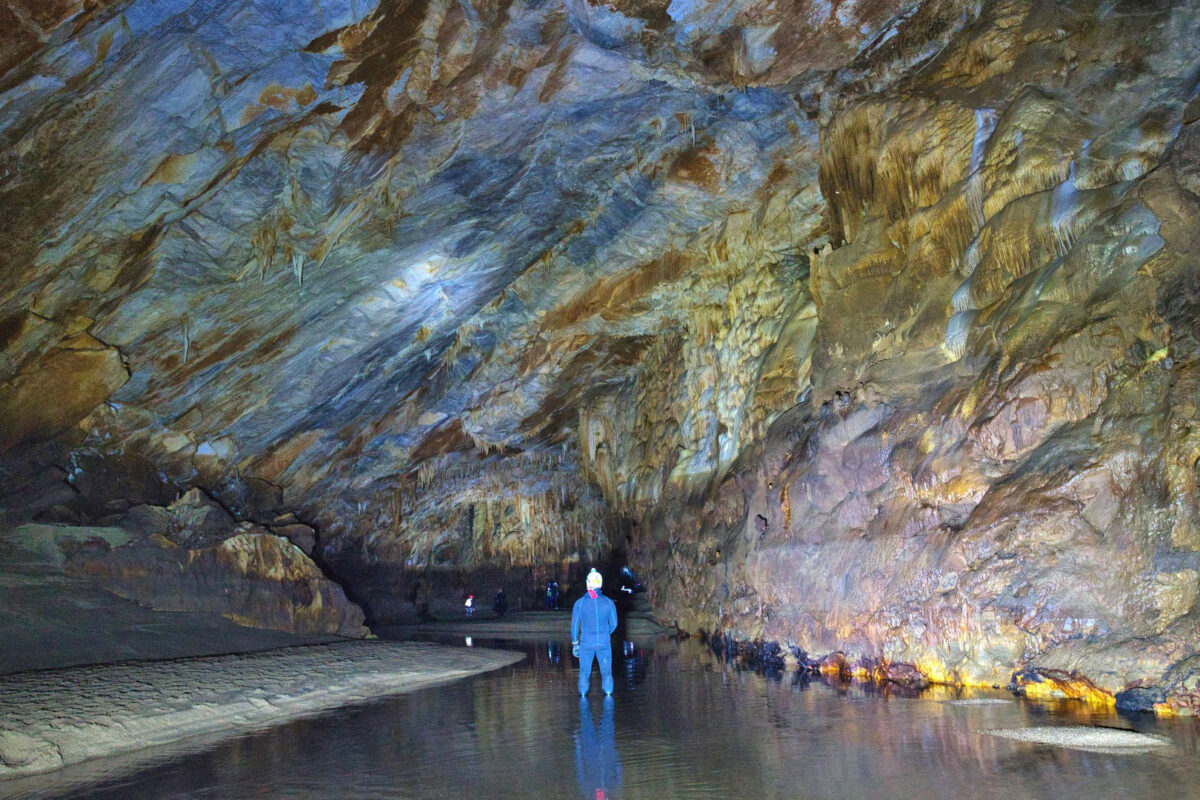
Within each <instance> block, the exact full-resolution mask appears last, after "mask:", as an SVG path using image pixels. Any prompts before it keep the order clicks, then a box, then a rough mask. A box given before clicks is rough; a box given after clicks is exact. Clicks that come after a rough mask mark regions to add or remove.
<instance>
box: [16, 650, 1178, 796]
mask: <svg viewBox="0 0 1200 800" xmlns="http://www.w3.org/2000/svg"><path fill="white" fill-rule="evenodd" d="M448 641H449V640H448ZM453 643H456V644H462V643H463V639H462V638H461V637H459V638H458V639H456V640H453ZM473 644H474V645H475V646H477V647H478V646H490V645H495V644H496V642H493V641H485V640H483V639H481V638H480V637H479V636H476V637H475V639H474V642H473ZM504 644H505V645H507V646H512V647H520V648H521V649H523V650H524V651H525V652H526V654H527V656H528V659H527V661H526V662H525V663H523V664H519V665H516V666H514V667H510V668H505V669H503V670H499V671H497V672H494V673H489V674H486V675H481V676H478V677H476V678H473V679H470V680H465V681H460V682H458V683H453V684H449V685H446V686H441V687H436V688H431V689H427V690H423V691H418V692H414V693H411V694H407V695H400V696H397V697H394V698H391V699H387V700H383V701H380V702H376V703H372V704H368V705H363V706H358V707H352V708H347V709H343V710H341V711H338V712H333V713H328V714H324V715H321V716H317V717H311V718H308V719H303V720H299V721H296V722H293V723H290V724H288V725H283V726H280V727H277V728H272V729H269V730H266V731H262V732H258V733H255V734H251V735H245V736H242V737H240V738H237V739H234V740H231V741H227V742H224V743H221V744H217V745H215V746H209V747H207V748H205V749H203V750H202V751H199V752H175V753H173V754H172V753H163V752H161V751H160V753H159V756H160V758H161V759H162V760H161V761H160V763H157V764H155V765H153V766H149V767H146V768H143V769H142V770H141V771H139V772H136V773H132V774H128V775H125V776H123V777H121V776H113V775H112V774H109V775H108V776H106V775H105V774H103V773H101V772H100V770H101V769H102V768H111V767H112V765H111V764H110V765H96V764H92V765H85V767H83V768H81V769H80V770H75V771H73V772H70V773H68V776H69V777H72V778H73V779H74V780H75V781H76V784H75V786H74V787H73V788H69V789H64V788H63V786H62V784H61V780H62V778H63V775H62V774H60V775H58V776H57V777H53V778H46V779H42V780H43V781H44V782H43V783H41V784H36V783H31V782H29V781H25V782H23V783H22V784H20V786H21V787H22V788H21V793H20V794H18V795H15V796H20V797H29V798H33V797H39V798H44V797H71V798H111V799H112V800H117V799H118V798H120V800H136V799H137V798H155V800H168V799H169V798H214V799H215V798H221V799H222V800H227V799H229V798H305V800H310V799H311V800H322V799H323V798H329V799H330V800H333V799H334V798H337V799H338V800H341V799H342V798H389V799H390V798H404V799H405V800H420V799H421V798H471V799H473V798H479V799H480V800H483V799H484V798H487V800H498V799H500V798H520V799H521V800H527V799H528V798H574V797H587V798H589V799H590V800H596V798H597V797H605V798H610V800H630V799H632V798H653V800H664V799H665V798H755V799H757V798H785V797H786V798H809V799H819V798H839V799H840V798H857V797H869V798H871V800H884V799H885V798H905V799H906V800H907V799H908V798H928V799H929V800H934V799H935V798H938V799H940V798H1054V799H1055V800H1060V799H1062V798H1087V800H1100V798H1156V799H1158V798H1187V797H1196V798H1200V758H1198V757H1197V755H1198V754H1197V735H1196V727H1195V725H1194V724H1193V723H1192V722H1191V721H1186V720H1177V721H1158V720H1155V719H1154V718H1153V717H1149V716H1137V717H1128V718H1124V717H1118V716H1115V715H1110V714H1107V713H1104V712H1088V711H1086V710H1084V709H1081V708H1080V707H1078V706H1074V705H1073V704H1062V705H1060V706H1058V707H1049V706H1037V705H1032V704H1028V703H1025V702H1023V701H1016V700H1012V699H1011V698H1010V697H1009V696H1008V695H1006V694H1004V693H1002V692H992V693H985V694H978V693H975V694H966V695H959V694H957V693H954V692H949V691H942V692H930V693H926V694H925V695H924V696H922V697H919V698H905V697H899V696H896V695H893V694H888V693H886V692H880V691H877V690H874V689H871V688H866V687H861V686H850V687H845V686H836V685H830V684H826V683H823V682H820V681H816V682H808V681H806V680H804V679H803V678H802V677H800V676H797V675H795V674H792V673H782V674H780V673H776V674H773V675H764V674H762V673H756V672H752V671H747V670H740V669H737V668H736V667H734V666H731V665H729V664H727V663H726V662H724V661H722V660H720V659H718V658H716V657H714V656H713V655H712V654H711V653H709V652H707V651H706V650H704V649H702V648H701V647H700V645H699V644H697V643H695V642H682V643H677V642H674V641H671V640H667V639H661V640H657V641H655V642H653V643H649V642H639V643H638V644H637V645H633V646H630V647H628V648H619V649H618V648H616V647H614V655H616V654H620V655H616V660H617V663H616V664H615V665H614V668H615V672H616V675H615V677H616V679H617V688H616V693H615V695H614V697H613V698H612V699H611V700H609V701H607V702H605V701H602V700H601V698H599V697H590V698H587V699H585V701H584V702H583V703H582V704H581V703H580V701H579V697H578V695H577V693H576V690H575V679H576V674H577V666H576V664H577V662H576V661H575V659H573V658H571V657H570V650H569V648H564V647H563V644H564V643H560V642H545V641H537V642H526V643H517V642H511V641H509V642H505V643H504ZM964 698H965V699H992V700H999V701H1001V702H990V703H977V702H973V703H969V704H952V702H951V701H953V700H956V699H964ZM1078 724H1101V725H1107V726H1115V727H1123V728H1130V727H1132V728H1137V729H1139V730H1143V731H1146V732H1149V733H1153V734H1156V735H1160V736H1166V737H1167V738H1169V739H1170V743H1169V744H1168V745H1166V746H1164V747H1161V748H1156V749H1155V750H1154V751H1153V752H1145V753H1136V754H1128V753H1097V752H1086V751H1081V750H1070V749H1065V748H1060V747H1051V746H1047V745H1041V744H1034V743H1030V742H1022V741H1011V740H1008V739H1004V738H999V737H996V736H991V735H988V734H987V733H986V731H988V730H993V729H1005V728H1018V727H1028V726H1034V725H1078ZM50 781H59V783H58V784H57V785H52V784H51V783H50ZM14 786H15V785H14V784H4V783H0V797H3V796H6V795H5V792H6V791H7V792H9V793H10V794H11V792H12V790H13V787H14ZM597 791H602V792H603V793H604V794H602V795H597Z"/></svg>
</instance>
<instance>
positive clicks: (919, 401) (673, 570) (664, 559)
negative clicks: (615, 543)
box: [595, 2, 1200, 709]
mask: <svg viewBox="0 0 1200 800" xmlns="http://www.w3.org/2000/svg"><path fill="white" fill-rule="evenodd" d="M1052 13H1054V14H1056V13H1058V12H1057V11H1054V10H1053V9H1052V8H1051V6H1050V5H1049V4H1041V3H1037V2H1006V3H994V4H989V5H988V6H987V7H985V9H984V10H983V13H982V14H981V16H980V17H979V19H978V20H976V21H975V22H973V23H972V24H971V25H970V26H968V27H967V28H966V29H965V30H964V31H963V32H962V33H961V34H960V35H958V36H957V37H955V38H954V39H953V40H952V41H951V42H950V43H949V45H948V47H946V48H945V49H944V50H943V51H942V52H941V53H940V54H939V55H937V56H936V57H935V58H933V59H932V60H930V61H929V62H926V63H923V64H921V65H920V67H919V68H917V69H915V70H912V71H910V72H908V73H905V74H903V75H901V76H899V78H898V79H897V80H896V81H895V82H894V83H892V84H891V85H890V86H888V87H887V88H885V89H883V90H881V91H876V92H866V93H864V94H863V95H862V96H859V97H854V98H846V99H845V100H844V101H843V102H842V103H841V104H840V105H839V106H838V107H837V108H836V109H834V110H833V112H832V114H831V115H830V117H829V119H828V121H827V122H825V124H823V125H822V128H821V137H820V165H819V171H820V185H821V189H822V194H823V196H824V198H825V200H826V201H827V203H828V205H827V210H826V222H827V228H826V229H825V236H824V237H822V238H819V239H814V240H812V246H811V247H809V248H808V252H811V253H812V256H811V258H810V267H809V273H810V279H809V287H808V288H809V294H808V295H806V296H805V299H806V300H807V299H809V298H811V304H812V310H811V311H808V312H805V313H806V314H811V320H812V321H811V322H810V323H808V324H809V325H811V327H812V333H810V334H808V335H807V336H806V338H805V342H806V343H807V346H806V347H805V348H804V349H802V350H800V351H799V357H798V358H794V359H792V361H793V363H795V362H797V361H801V362H803V363H807V365H808V369H807V370H806V377H807V378H808V380H810V381H811V384H812V389H811V393H810V394H809V395H808V396H807V398H806V399H805V400H804V402H801V403H800V404H799V405H797V406H795V407H794V408H792V409H790V410H789V411H787V412H786V413H785V414H783V415H782V416H780V417H779V418H778V420H777V421H776V422H775V424H774V425H773V426H772V427H771V428H770V430H769V431H768V433H767V436H766V437H765V439H763V440H761V441H762V444H761V446H759V447H755V448H750V449H749V450H745V449H743V450H741V451H740V458H739V460H737V461H736V463H735V466H734V468H733V469H732V471H731V474H730V477H729V478H728V479H727V480H726V481H725V482H724V483H722V484H720V485H719V486H715V487H712V488H711V490H710V491H709V492H708V494H707V496H706V499H705V501H704V502H696V503H692V504H690V505H689V506H687V507H686V510H685V511H684V513H682V514H681V513H680V510H679V503H678V501H677V499H676V497H671V498H666V499H664V500H663V501H662V502H660V503H658V504H657V505H652V506H651V507H650V508H649V509H648V510H646V511H645V512H644V522H643V524H641V525H640V526H639V527H638V531H639V532H640V536H641V539H640V542H639V543H638V546H637V552H638V554H639V558H640V559H641V560H642V562H643V564H644V565H645V566H647V567H649V566H652V567H653V572H654V574H655V576H656V585H655V587H654V600H655V602H656V604H657V605H658V607H659V608H660V609H662V610H663V611H665V612H666V613H667V614H669V615H673V616H676V617H677V618H678V619H679V620H680V621H681V624H683V625H684V627H688V628H702V629H712V628H714V627H719V628H722V629H727V630H731V631H733V632H735V634H737V635H740V636H742V637H745V638H766V639H778V640H782V641H787V642H791V643H798V644H799V645H800V646H802V647H804V648H807V649H808V650H810V651H813V652H818V653H824V652H828V651H831V650H844V651H845V652H846V654H847V658H848V659H849V660H850V661H852V662H853V661H855V660H862V659H866V660H874V661H880V660H882V661H883V662H884V663H887V662H889V661H891V662H896V663H907V664H915V665H916V666H917V667H918V668H919V669H920V670H921V671H922V672H923V673H925V674H926V675H927V676H929V677H932V678H935V679H940V680H951V681H955V682H967V683H985V684H992V683H1000V684H1007V683H1009V681H1010V677H1011V676H1012V674H1013V671H1014V668H1022V667H1024V668H1031V669H1032V672H1030V673H1028V674H1027V676H1026V678H1024V679H1023V680H1025V681H1028V680H1035V681H1038V680H1040V681H1041V682H1043V683H1048V682H1051V681H1049V680H1048V679H1043V678H1044V676H1058V680H1057V683H1056V684H1055V686H1056V688H1055V690H1054V691H1059V692H1065V693H1077V694H1083V695H1088V694H1092V695H1093V696H1098V697H1099V698H1100V699H1102V700H1103V699H1104V698H1105V697H1107V698H1108V701H1109V702H1111V700H1112V696H1113V695H1118V696H1121V697H1123V698H1131V697H1133V696H1134V694H1136V696H1137V698H1139V699H1138V700H1137V701H1136V703H1135V704H1141V705H1150V704H1152V703H1153V702H1155V701H1158V702H1160V703H1161V702H1162V701H1164V700H1165V701H1168V702H1167V703H1166V705H1165V706H1160V707H1162V708H1166V709H1172V708H1174V709H1181V708H1192V709H1194V708H1195V707H1196V703H1197V699H1198V698H1197V695H1196V694H1195V693H1194V687H1193V684H1194V678H1193V677H1192V671H1193V670H1194V660H1195V653H1196V648H1197V643H1198V642H1200V638H1198V634H1200V631H1198V629H1197V623H1198V622H1200V617H1198V616H1197V612H1196V609H1195V601H1196V599H1197V594H1198V591H1200V572H1198V569H1200V555H1198V553H1197V548H1196V545H1195V539H1196V535H1195V530H1196V525H1197V517H1196V511H1197V509H1196V488H1195V486H1196V475H1195V463H1196V457H1197V450H1196V447H1197V439H1196V432H1195V431H1196V417H1195V410H1196V394H1195V393H1196V380H1195V376H1194V375H1193V372H1194V362H1195V359H1196V355H1197V351H1196V339H1195V337H1194V334H1193V332H1192V329H1193V328H1194V325H1195V321H1194V315H1195V308H1194V305H1193V304H1194V296H1195V293H1194V289H1192V288H1191V287H1192V286H1193V284H1194V283H1195V280H1196V270H1197V262H1196V260H1195V252H1196V250H1195V249H1194V245H1195V242H1194V233H1193V230H1194V229H1195V226H1196V225H1195V223H1196V220H1197V217H1196V214H1197V212H1198V211H1200V205H1198V201H1200V197H1198V196H1197V194H1196V192H1195V189H1196V188H1197V172H1196V154H1197V152H1198V151H1197V149H1196V148H1197V145H1198V144H1200V128H1197V126H1195V124H1194V122H1195V119H1196V117H1197V108H1198V104H1197V100H1196V96H1197V88H1198V87H1197V79H1198V78H1200V63H1197V61H1196V59H1195V57H1194V54H1193V53H1192V52H1191V51H1190V49H1189V48H1186V47H1183V46H1182V45H1180V44H1179V43H1180V42H1182V41H1184V40H1186V39H1187V37H1190V36H1192V35H1194V34H1195V32H1196V30H1197V17H1196V9H1195V8H1190V7H1182V6H1178V5H1166V4H1163V5H1161V6H1155V7H1152V8H1151V7H1146V6H1139V7H1138V8H1136V9H1134V8H1132V7H1130V8H1125V7H1122V6H1120V5H1117V6H1113V5H1112V4H1107V5H1105V6H1103V7H1102V8H1098V7H1092V6H1089V5H1086V4H1072V5H1071V6H1070V10H1069V13H1064V14H1062V15H1061V16H1057V17H1054V18H1053V19H1054V21H1053V23H1051V16H1052ZM1176 36H1179V37H1184V38H1182V39H1175V37H1176ZM797 296H799V295H797ZM809 318H810V317H808V316H806V317H805V319H806V320H807V319H809ZM793 319H795V317H793ZM770 324H774V325H778V324H779V321H778V320H774V321H772V323H770ZM761 328H767V329H768V330H769V329H770V326H769V325H762V326H760V329H761ZM742 352H743V356H744V357H748V356H750V355H752V354H753V350H748V351H747V350H743V351H742ZM741 374H744V372H742V373H741ZM648 383H649V381H647V382H646V384H648ZM672 384H673V382H672V381H671V380H668V381H667V390H666V391H667V395H666V396H669V393H670V392H672V391H676V390H677V389H676V388H675V386H674V385H672ZM680 384H681V385H686V386H689V387H695V386H698V385H701V382H700V381H697V380H696V379H695V377H694V376H691V377H690V378H688V379H685V380H683V381H681V382H680ZM641 391H643V392H644V391H646V388H645V385H643V386H642V387H641ZM660 396H663V395H660ZM702 396H703V395H702V392H697V393H693V394H692V395H691V397H692V398H693V403H692V405H693V407H695V405H697V404H696V403H695V399H696V398H702ZM647 405H649V404H647ZM699 405H703V400H702V399H701V402H700V404H699ZM664 416H668V417H669V415H664ZM609 419H611V420H613V421H614V427H616V428H617V432H616V433H611V432H610V433H609V434H608V437H609V438H608V441H609V442H615V444H610V447H614V448H615V449H616V450H618V451H620V452H622V453H640V452H643V450H642V449H641V448H642V447H643V445H642V442H643V441H644V438H645V437H644V435H643V434H642V433H641V432H640V430H641V429H640V428H639V425H640V426H641V428H644V427H645V422H644V420H638V421H637V422H636V423H631V422H629V421H626V422H624V424H622V423H621V421H620V418H619V416H617V415H610V417H609ZM675 419H679V420H680V421H682V420H681V419H680V418H679V417H678V416H677V417H676V418H675ZM682 427H683V426H681V428H682ZM709 441H710V442H712V441H713V440H712V439H711V438H710V439H709ZM657 463H658V464H659V465H669V464H670V463H671V458H670V457H668V458H667V459H666V460H665V461H664V460H662V459H661V457H660V459H659V460H658V462H657ZM595 466H596V468H597V469H600V470H605V469H606V462H605V461H603V460H600V459H597V460H596V461H595ZM612 472H613V473H614V475H615V474H619V473H617V472H616V471H612ZM600 484H601V485H602V486H607V483H606V482H605V480H603V479H602V480H601V481H600ZM610 494H611V495H613V496H619V495H620V493H619V492H613V491H611V490H610ZM697 532H699V535H697ZM1072 673H1077V674H1078V675H1080V676H1083V677H1086V679H1087V680H1086V681H1080V682H1077V683H1076V684H1074V685H1072V684H1071V682H1070V679H1069V678H1064V677H1063V676H1069V675H1071V674H1072ZM1029 675H1033V676H1043V677H1034V678H1029V677H1028V676H1029ZM1096 688H1098V689H1099V690H1101V691H1100V692H1099V693H1095V692H1093V691H1092V690H1093V689H1096ZM1139 688H1140V691H1138V692H1135V693H1129V691H1128V690H1131V689H1139ZM1030 691H1031V692H1033V691H1037V690H1033V689H1031V690H1030ZM1122 692H1126V694H1125V695H1121V693H1122Z"/></svg>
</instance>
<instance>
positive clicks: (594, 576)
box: [587, 567, 604, 589]
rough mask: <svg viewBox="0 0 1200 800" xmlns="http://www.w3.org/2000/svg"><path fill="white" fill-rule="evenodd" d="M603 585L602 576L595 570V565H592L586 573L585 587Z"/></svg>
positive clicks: (590, 587)
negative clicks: (590, 569)
mask: <svg viewBox="0 0 1200 800" xmlns="http://www.w3.org/2000/svg"><path fill="white" fill-rule="evenodd" d="M603 585H604V578H603V577H601V575H600V573H599V572H596V568H595V567H592V571H591V572H589V573H588V575H587V588H589V589H599V588H600V587H601V586H603Z"/></svg>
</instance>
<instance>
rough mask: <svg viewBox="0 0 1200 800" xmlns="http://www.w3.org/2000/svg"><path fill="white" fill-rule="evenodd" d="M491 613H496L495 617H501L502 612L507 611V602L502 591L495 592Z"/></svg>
mask: <svg viewBox="0 0 1200 800" xmlns="http://www.w3.org/2000/svg"><path fill="white" fill-rule="evenodd" d="M492 611H495V612H496V616H497V617H503V616H504V612H505V611H508V600H507V599H506V598H505V597H504V590H503V589H501V590H499V591H498V592H496V597H495V599H493V600H492Z"/></svg>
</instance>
